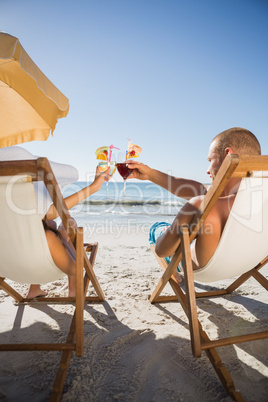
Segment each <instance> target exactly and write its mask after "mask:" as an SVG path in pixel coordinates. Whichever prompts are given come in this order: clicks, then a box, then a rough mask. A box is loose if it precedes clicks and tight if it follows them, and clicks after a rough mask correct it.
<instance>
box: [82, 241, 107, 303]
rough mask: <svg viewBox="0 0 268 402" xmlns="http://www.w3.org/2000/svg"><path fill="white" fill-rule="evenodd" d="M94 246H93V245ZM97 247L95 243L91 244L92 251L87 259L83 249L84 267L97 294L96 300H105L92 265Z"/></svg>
mask: <svg viewBox="0 0 268 402" xmlns="http://www.w3.org/2000/svg"><path fill="white" fill-rule="evenodd" d="M94 246H95V247H94ZM97 249H98V245H97V243H96V245H93V247H92V251H91V255H90V259H88V257H87V254H86V251H85V250H84V267H85V269H86V273H87V275H88V277H89V279H90V280H91V282H92V285H93V287H94V289H95V291H96V293H97V295H98V298H99V299H98V300H99V301H105V296H104V293H103V291H102V289H101V287H100V284H99V281H98V279H97V278H96V275H95V273H94V271H93V265H94V262H95V258H96V253H97Z"/></svg>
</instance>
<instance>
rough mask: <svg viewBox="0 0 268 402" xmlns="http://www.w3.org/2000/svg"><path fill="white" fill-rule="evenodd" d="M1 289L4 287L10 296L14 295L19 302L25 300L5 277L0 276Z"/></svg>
mask: <svg viewBox="0 0 268 402" xmlns="http://www.w3.org/2000/svg"><path fill="white" fill-rule="evenodd" d="M0 289H3V290H4V291H5V292H6V293H7V294H8V295H9V296H11V297H13V299H15V300H16V301H17V302H19V303H21V302H23V301H24V297H22V296H21V295H20V294H19V293H18V292H16V290H15V289H13V288H12V287H11V286H9V285H8V284H7V283H6V282H5V278H0Z"/></svg>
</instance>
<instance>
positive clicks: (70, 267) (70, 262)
mask: <svg viewBox="0 0 268 402" xmlns="http://www.w3.org/2000/svg"><path fill="white" fill-rule="evenodd" d="M45 232H46V238H47V244H48V247H49V250H50V254H51V256H52V258H53V261H54V263H55V264H56V265H57V267H58V268H59V269H60V270H61V271H63V272H64V273H65V274H67V275H68V280H69V296H70V297H72V296H75V294H76V264H75V259H74V256H73V255H72V253H71V252H70V251H69V250H68V249H67V247H66V248H65V247H64V245H63V244H62V242H61V240H60V238H59V237H58V236H57V235H56V234H55V233H54V232H52V231H51V230H46V231H45Z"/></svg>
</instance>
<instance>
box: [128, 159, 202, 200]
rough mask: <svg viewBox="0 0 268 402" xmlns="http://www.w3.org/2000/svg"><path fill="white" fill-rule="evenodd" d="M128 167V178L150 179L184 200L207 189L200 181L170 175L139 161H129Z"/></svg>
mask: <svg viewBox="0 0 268 402" xmlns="http://www.w3.org/2000/svg"><path fill="white" fill-rule="evenodd" d="M128 167H129V168H130V169H132V170H133V172H132V174H131V175H130V176H129V178H130V179H131V178H135V179H139V180H150V181H151V182H152V183H155V184H157V185H158V186H161V187H163V188H164V189H166V190H168V191H169V192H170V193H172V194H174V195H176V196H177V197H181V198H185V199H186V200H189V199H191V198H193V197H196V196H198V195H205V194H206V193H207V189H206V187H205V186H204V185H203V184H202V183H199V182H197V181H194V180H189V179H183V178H178V177H174V176H170V175H168V174H166V173H163V172H160V171H159V170H156V169H152V168H150V167H149V166H147V165H144V164H142V163H140V162H134V161H129V162H128Z"/></svg>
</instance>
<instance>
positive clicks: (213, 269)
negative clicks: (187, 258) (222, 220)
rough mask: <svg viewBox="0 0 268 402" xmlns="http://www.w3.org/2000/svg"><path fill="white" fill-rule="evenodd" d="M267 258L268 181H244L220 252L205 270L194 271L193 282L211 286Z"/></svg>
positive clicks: (220, 244) (223, 237)
mask: <svg viewBox="0 0 268 402" xmlns="http://www.w3.org/2000/svg"><path fill="white" fill-rule="evenodd" d="M265 173H267V172H264V174H265ZM267 255H268V179H267V178H262V177H258V178H257V177H253V178H244V179H242V181H241V184H240V187H239V190H238V193H237V195H236V199H235V201H234V204H233V207H232V210H231V212H230V215H229V218H228V220H227V222H226V225H225V227H224V230H223V233H222V236H221V239H220V242H219V245H218V247H217V250H216V252H215V253H214V255H213V257H212V258H211V260H210V261H209V262H208V263H207V264H206V266H205V267H203V268H201V269H199V270H195V271H194V279H195V280H197V281H199V282H204V283H209V282H215V281H219V280H222V279H230V278H234V277H236V276H238V275H242V274H243V273H245V272H247V271H249V270H250V269H251V268H253V267H255V266H256V265H257V264H258V263H259V262H260V261H262V260H263V259H264V258H265V257H266V256H267Z"/></svg>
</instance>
